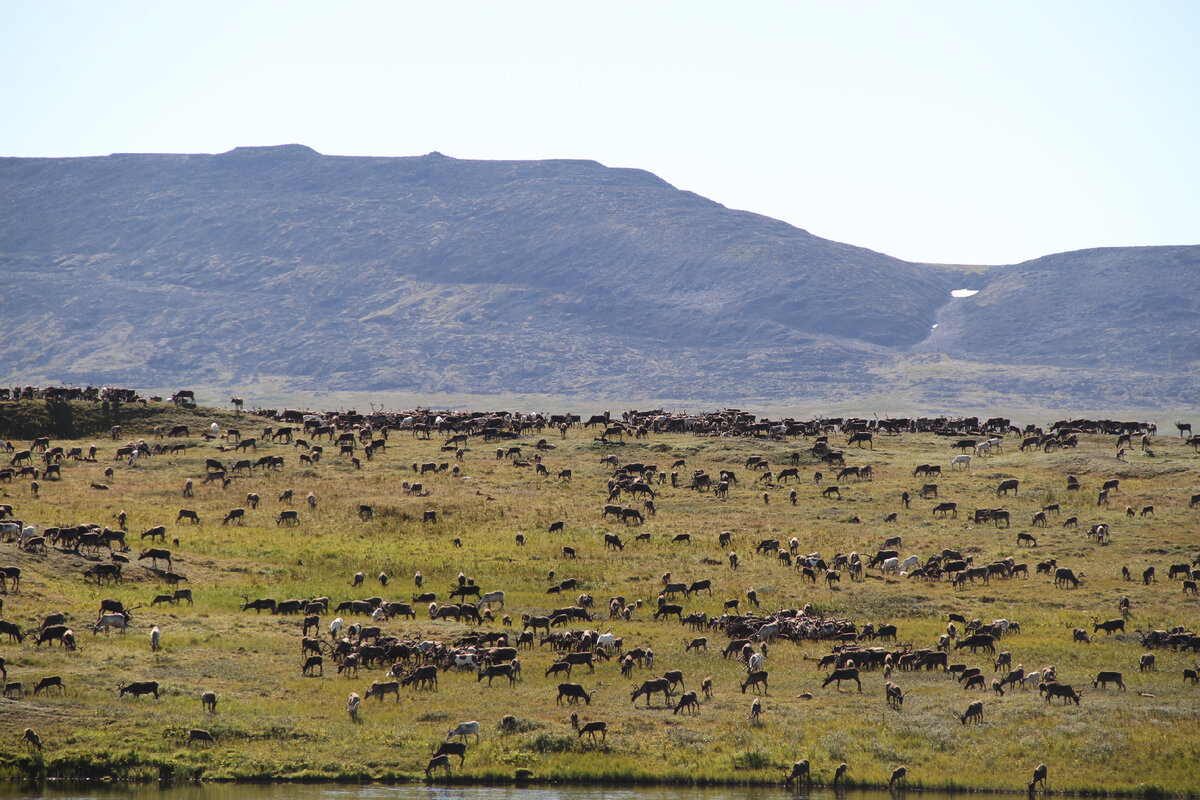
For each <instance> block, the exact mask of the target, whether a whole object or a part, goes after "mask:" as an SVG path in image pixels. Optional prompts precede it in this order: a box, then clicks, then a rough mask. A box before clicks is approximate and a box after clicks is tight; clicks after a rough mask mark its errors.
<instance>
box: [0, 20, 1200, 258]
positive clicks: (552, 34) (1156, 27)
mask: <svg viewBox="0 0 1200 800" xmlns="http://www.w3.org/2000/svg"><path fill="white" fill-rule="evenodd" d="M1198 34H1200V3H1197V2H1103V1H1101V2H1095V1H1094V0H1089V1H1088V2H996V3H982V2H895V1H894V0H891V1H889V2H828V3H809V2H790V3H775V2H755V3H736V4H735V3H705V2H691V1H689V2H648V1H647V0H640V1H639V2H627V3H624V2H609V3H582V2H564V1H563V0H555V1H554V2H545V3H540V2H539V3H501V2H462V3H454V2H421V3H406V2H388V3H354V2H339V3H330V2H321V3H308V2H296V1H295V0H289V2H280V3H273V2H202V3H176V2H145V3H132V2H120V1H119V0H117V1H115V2H103V3H98V2H95V1H94V0H89V1H88V2H79V3H65V2H43V1H39V2H30V3H24V2H22V3H17V2H7V1H6V2H0V89H2V91H3V101H2V102H3V106H2V107H3V108H4V109H5V111H6V113H5V114H4V122H3V124H0V156H81V155H104V154H108V153H112V152H177V153H178V152H210V153H211V152H222V151H224V150H228V149H230V148H233V147H237V146H239V145H265V144H283V143H289V142H300V143H303V144H307V145H309V146H311V147H313V148H315V149H317V150H319V151H321V152H323V153H329V154H345V155H420V154H423V153H426V152H429V151H431V150H438V151H441V152H443V153H445V154H446V155H450V156H455V157H459V158H515V159H536V158H588V159H595V160H597V161H600V162H602V163H604V164H607V165H609V166H622V167H639V168H642V169H646V170H649V171H651V172H654V173H656V174H658V175H660V176H661V177H663V178H664V179H666V180H668V181H670V182H671V183H672V184H674V185H676V186H678V187H680V188H682V189H689V190H692V191H695V192H697V193H699V194H702V195H705V196H706V197H710V198H712V199H713V200H716V201H718V202H721V203H724V204H725V205H727V206H730V207H732V208H741V209H747V210H750V211H756V212H759V213H762V214H767V215H769V216H772V217H777V218H779V219H783V220H786V221H788V222H790V223H792V224H794V225H797V226H799V227H802V228H805V229H806V230H809V231H811V232H812V233H814V234H817V235H819V236H824V237H827V238H831V239H836V240H839V241H844V242H849V243H851V244H856V245H861V246H864V247H870V248H872V249H875V250H879V251H882V252H885V253H888V254H890V255H894V256H898V257H901V258H907V259H910V260H915V261H940V262H954V263H1009V262H1016V261H1021V260H1024V259H1028V258H1035V257H1037V256H1040V255H1045V254H1048V253H1052V252H1060V251H1064V250H1073V249H1079V248H1084V247H1098V246H1109V245H1151V244H1197V243H1200V190H1198V189H1197V186H1198V185H1200V153H1198V149H1200V148H1198V147H1197V141H1198V136H1197V134H1198V132H1200V124H1198V123H1200V110H1198V109H1200V47H1198V46H1197V36H1198Z"/></svg>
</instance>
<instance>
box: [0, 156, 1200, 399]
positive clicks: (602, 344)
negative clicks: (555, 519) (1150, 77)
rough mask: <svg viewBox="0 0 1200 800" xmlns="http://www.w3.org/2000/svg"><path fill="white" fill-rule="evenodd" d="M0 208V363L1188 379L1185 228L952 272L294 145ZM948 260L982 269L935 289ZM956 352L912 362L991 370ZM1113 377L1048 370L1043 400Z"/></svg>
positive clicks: (599, 196) (527, 385)
mask: <svg viewBox="0 0 1200 800" xmlns="http://www.w3.org/2000/svg"><path fill="white" fill-rule="evenodd" d="M0 220H3V222H4V224H3V226H0V270H3V272H4V274H5V275H6V276H7V279H8V281H9V283H10V287H9V292H8V293H7V294H8V296H9V299H10V309H12V314H11V316H10V325H9V334H8V335H6V336H4V337H3V339H0V381H7V382H29V381H32V380H48V381H49V380H53V381H69V382H78V383H86V382H97V381H102V382H107V383H119V382H125V383H130V384H136V385H143V386H168V385H183V384H188V383H189V382H190V383H200V384H203V385H212V386H222V387H230V388H231V389H237V388H238V387H244V386H253V385H254V384H255V383H256V382H258V381H261V380H263V379H264V378H265V376H290V377H291V379H292V381H293V382H294V386H295V387H297V388H300V389H305V390H309V389H314V388H321V387H323V388H328V389H330V390H353V389H358V388H362V389H374V390H383V389H393V390H398V391H409V392H430V393H454V392H461V393H472V394H480V393H497V394H507V393H529V392H536V393H539V394H548V395H562V396H574V395H580V394H582V395H585V396H591V395H594V394H595V393H596V392H599V391H603V392H606V393H608V394H609V395H610V396H612V395H621V394H624V395H626V396H637V397H651V398H653V397H664V398H666V397H670V398H678V399H685V400H691V401H697V402H735V401H739V400H740V399H742V398H746V397H768V398H777V399H779V400H791V399H797V400H805V399H813V398H816V397H818V396H820V395H822V394H828V393H829V392H835V393H852V394H880V393H887V392H889V391H893V390H894V389H895V387H896V386H897V385H898V383H897V382H898V381H900V382H907V384H908V385H909V386H910V391H912V392H913V393H914V394H913V397H914V399H915V401H916V402H920V401H921V396H922V392H921V391H920V386H919V384H918V385H913V384H912V381H911V380H909V379H908V378H905V376H904V375H903V370H904V369H905V365H906V364H909V363H912V362H911V360H912V359H914V358H923V357H927V356H930V355H942V356H945V357H946V360H947V361H948V363H952V364H957V365H962V364H987V365H990V366H991V367H993V368H994V374H995V375H998V376H1007V377H1001V378H999V379H997V380H1000V381H1001V382H1004V383H1007V384H1011V385H1012V386H1013V387H1016V388H1014V389H1013V391H1014V392H1015V394H1014V396H1017V395H1019V394H1020V393H1021V392H1024V391H1028V390H1027V389H1020V388H1019V387H1020V385H1021V384H1022V382H1028V381H1029V380H1031V379H1034V380H1039V381H1043V382H1047V381H1048V382H1050V383H1048V384H1047V386H1046V389H1045V390H1046V391H1047V392H1049V391H1052V390H1053V382H1054V380H1055V378H1054V374H1053V373H1054V372H1055V371H1056V370H1061V369H1066V368H1072V369H1073V368H1075V367H1078V366H1079V365H1080V364H1086V365H1089V366H1091V367H1094V368H1096V369H1104V370H1106V371H1108V372H1109V373H1110V374H1111V375H1112V377H1113V379H1114V381H1116V382H1118V383H1121V382H1123V381H1131V382H1132V384H1131V385H1136V387H1137V388H1136V391H1137V392H1138V393H1139V396H1144V397H1147V398H1150V399H1151V400H1152V401H1153V402H1154V403H1160V404H1162V403H1166V404H1179V403H1194V402H1196V401H1197V400H1200V396H1197V389H1196V388H1195V387H1192V386H1191V385H1190V384H1191V383H1194V382H1192V381H1189V380H1188V379H1187V378H1188V373H1189V371H1190V370H1193V369H1194V367H1195V366H1196V364H1195V358H1196V357H1195V356H1191V355H1190V354H1192V353H1198V352H1200V301H1197V299H1196V298H1197V297H1200V291H1198V290H1200V247H1194V246H1193V247H1165V248H1100V249H1095V250H1087V251H1074V252H1072V253H1065V254H1055V255H1050V256H1045V257H1043V258H1040V259H1033V260H1031V261H1027V262H1024V263H1023V264H1018V265H1000V266H995V267H978V268H973V270H972V271H971V272H964V271H962V270H958V269H955V268H952V267H947V266H940V265H932V264H919V263H911V262H906V261H902V260H899V259H895V258H892V257H890V256H887V255H886V254H882V253H877V252H875V251H871V250H867V249H865V248H859V247H855V246H853V245H849V244H843V243H838V242H832V241H829V240H826V239H822V238H820V237H818V236H815V235H813V234H811V233H809V232H808V231H805V230H803V229H800V228H796V227H794V226H791V225H789V224H787V223H784V222H781V221H779V220H774V219H771V218H769V217H764V216H762V215H758V214H754V213H753V212H748V211H738V210H730V209H727V208H725V207H724V206H722V205H720V204H719V203H716V202H714V201H712V200H709V199H707V198H704V197H701V196H700V195H697V194H695V193H692V192H686V191H682V190H679V189H677V188H675V187H673V186H671V184H669V183H668V182H666V181H664V180H662V179H661V178H659V177H658V176H655V175H653V174H652V173H650V172H647V171H645V170H638V169H628V168H621V169H613V168H609V167H605V166H603V165H601V164H599V163H598V162H595V161H587V160H570V159H556V160H547V161H470V160H460V159H453V158H450V157H447V156H444V155H442V154H440V153H430V154H426V155H424V156H411V157H402V158H386V157H358V156H324V155H321V154H320V153H317V152H316V151H315V150H313V149H311V148H308V147H306V146H304V145H282V146H276V147H248V148H235V149H234V150H231V151H228V152H226V153H220V154H213V155H207V154H202V155H198V154H166V155H158V154H115V155H112V156H102V157H93V158H74V159H11V158H6V159H0ZM964 283H969V284H970V288H978V289H980V290H981V291H980V293H979V294H977V295H975V296H974V297H972V298H966V299H952V298H951V297H950V295H949V292H950V290H951V289H957V288H961V287H962V285H963V284H964ZM1168 285H1169V286H1173V287H1175V289H1174V290H1173V291H1172V292H1171V293H1170V294H1169V295H1164V293H1163V292H1162V291H1161V290H1160V288H1159V287H1161V286H1168ZM98 309H102V310H103V314H102V315H98V314H97V310H98ZM1031 320H1032V321H1034V322H1036V325H1034V324H1031ZM935 325H936V327H934V326H935ZM1134 367H1136V369H1134ZM891 372H895V373H896V374H895V375H890V374H889V373H891ZM973 372H974V370H973V369H966V370H964V369H963V368H962V367H961V366H953V367H948V368H947V370H945V374H944V375H943V374H938V375H935V376H934V377H933V378H932V380H933V381H934V384H936V385H942V384H944V383H946V382H951V383H952V382H954V381H956V380H958V381H966V383H965V384H964V385H965V387H966V389H965V390H966V391H968V392H973V393H980V392H990V391H995V390H996V387H995V386H994V385H990V384H992V381H988V380H984V379H981V378H973V377H971V374H972V373H973ZM1147 375H1149V376H1153V377H1151V378H1149V379H1148V378H1147V377H1146V376H1147ZM1159 376H1161V379H1160V377H1159ZM1018 378H1019V379H1018ZM1000 388H1001V389H1003V387H1000ZM1128 391H1129V389H1128V387H1125V386H1122V387H1121V388H1120V389H1119V390H1118V389H1104V388H1103V387H1102V386H1095V385H1092V386H1089V387H1087V388H1077V389H1071V388H1070V387H1066V388H1064V390H1063V401H1064V404H1079V403H1092V404H1095V403H1100V404H1103V403H1106V402H1109V401H1113V402H1125V400H1123V399H1122V398H1127V397H1128V394H1127V393H1128ZM943 392H944V390H942V389H939V390H938V391H936V392H932V393H931V395H930V397H931V399H935V398H938V397H941V396H942V393H943Z"/></svg>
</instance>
